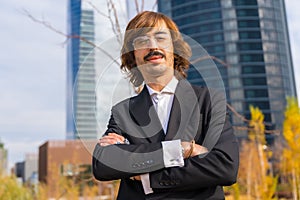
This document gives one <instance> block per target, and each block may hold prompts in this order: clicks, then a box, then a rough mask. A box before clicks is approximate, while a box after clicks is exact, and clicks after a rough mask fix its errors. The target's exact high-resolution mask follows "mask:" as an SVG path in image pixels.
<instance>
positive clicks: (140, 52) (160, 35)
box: [133, 21, 174, 81]
mask: <svg viewBox="0 0 300 200" xmlns="http://www.w3.org/2000/svg"><path fill="white" fill-rule="evenodd" d="M133 45H134V55H135V60H136V64H137V66H138V68H139V70H140V72H141V73H142V75H143V77H144V79H145V81H147V80H151V78H157V77H164V76H173V75H174V69H173V65H174V55H173V43H172V38H171V34H170V31H169V30H168V28H167V26H166V24H165V22H163V21H162V22H160V23H158V24H157V26H156V27H154V28H153V29H151V30H150V31H149V32H147V33H146V34H145V35H142V36H139V37H137V38H135V39H134V40H133Z"/></svg>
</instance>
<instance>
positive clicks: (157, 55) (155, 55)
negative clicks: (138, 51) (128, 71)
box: [144, 51, 165, 61]
mask: <svg viewBox="0 0 300 200" xmlns="http://www.w3.org/2000/svg"><path fill="white" fill-rule="evenodd" d="M163 58H165V55H164V54H163V53H161V52H159V51H151V52H149V53H148V54H147V55H146V56H145V57H144V60H145V61H155V60H160V59H163Z"/></svg>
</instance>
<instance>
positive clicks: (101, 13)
mask: <svg viewBox="0 0 300 200" xmlns="http://www.w3.org/2000/svg"><path fill="white" fill-rule="evenodd" d="M85 1H86V2H87V3H88V4H89V5H90V6H91V7H92V8H93V9H94V10H95V11H97V13H98V14H100V15H102V16H104V17H106V18H109V16H108V15H106V14H105V13H103V12H102V11H100V10H99V9H98V8H97V7H96V6H95V5H94V4H93V3H92V2H91V1H87V0H85Z"/></svg>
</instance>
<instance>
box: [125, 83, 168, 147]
mask: <svg viewBox="0 0 300 200" xmlns="http://www.w3.org/2000/svg"><path fill="white" fill-rule="evenodd" d="M129 111H130V114H131V117H132V119H133V120H134V121H135V123H136V124H138V125H139V126H140V128H141V133H140V135H141V137H143V138H146V139H147V140H148V142H150V143H152V142H159V141H161V140H163V139H164V137H165V134H164V131H163V129H162V126H161V124H160V121H159V118H158V116H157V113H156V111H155V109H154V106H153V103H152V100H151V97H150V95H149V92H148V90H147V87H144V89H143V90H142V92H141V93H140V94H139V95H137V96H136V97H134V98H131V99H130V101H129Z"/></svg>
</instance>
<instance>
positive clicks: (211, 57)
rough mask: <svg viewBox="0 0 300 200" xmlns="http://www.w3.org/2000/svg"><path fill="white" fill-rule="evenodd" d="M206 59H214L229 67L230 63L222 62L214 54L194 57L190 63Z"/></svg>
mask: <svg viewBox="0 0 300 200" xmlns="http://www.w3.org/2000/svg"><path fill="white" fill-rule="evenodd" d="M207 59H212V60H215V61H217V62H219V63H221V64H222V65H224V66H225V67H230V65H229V64H227V63H226V62H224V61H223V60H221V59H219V58H217V57H215V56H210V55H207V56H203V57H200V58H196V59H195V60H192V61H191V64H195V63H197V62H200V61H202V60H207Z"/></svg>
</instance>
